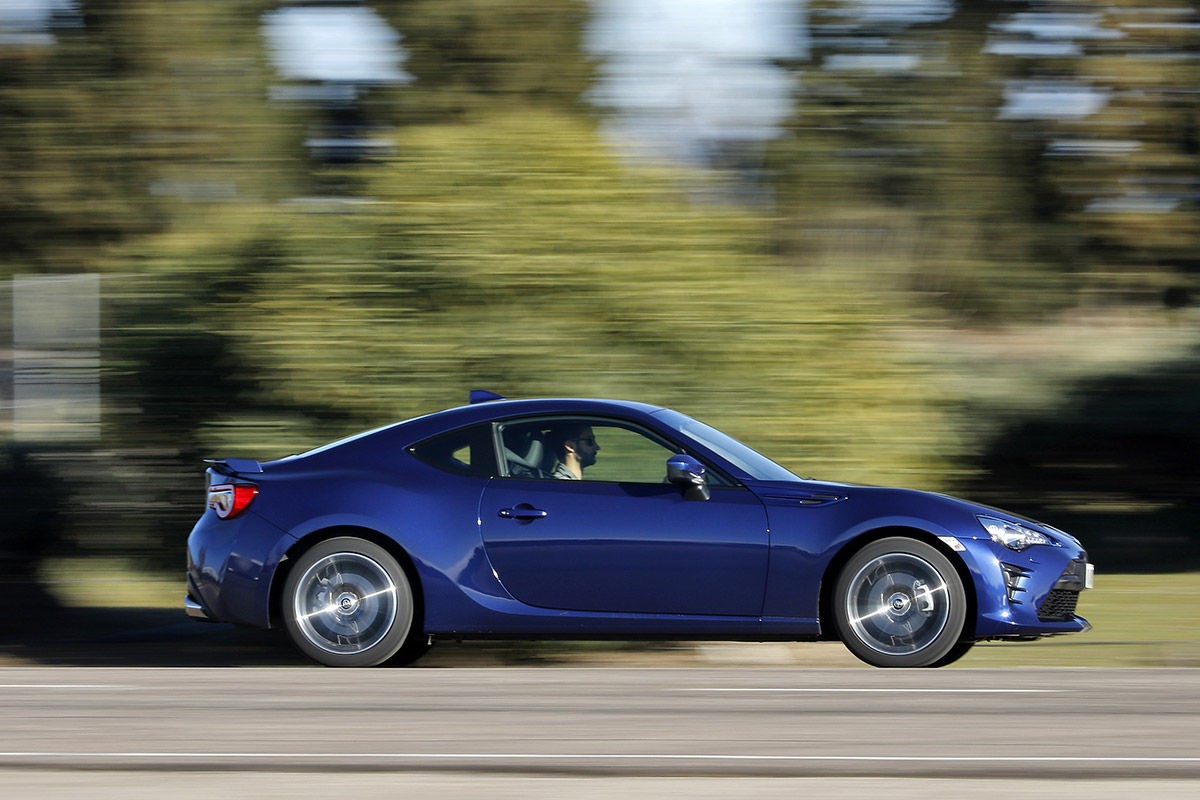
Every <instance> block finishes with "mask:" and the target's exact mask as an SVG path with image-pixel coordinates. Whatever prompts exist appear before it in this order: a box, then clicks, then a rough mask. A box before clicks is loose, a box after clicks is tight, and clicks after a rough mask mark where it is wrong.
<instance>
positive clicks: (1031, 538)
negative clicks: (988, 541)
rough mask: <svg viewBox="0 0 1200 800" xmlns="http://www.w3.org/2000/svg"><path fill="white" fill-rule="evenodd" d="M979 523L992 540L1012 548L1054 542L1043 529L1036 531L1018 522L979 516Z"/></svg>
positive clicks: (1021, 548)
mask: <svg viewBox="0 0 1200 800" xmlns="http://www.w3.org/2000/svg"><path fill="white" fill-rule="evenodd" d="M979 524H980V525H982V526H983V528H984V530H986V531H987V532H988V536H991V537H992V541H993V542H996V543H998V544H1002V545H1004V546H1005V547H1007V548H1009V549H1010V550H1024V549H1025V548H1026V547H1032V546H1033V545H1035V544H1054V540H1053V539H1051V538H1050V537H1049V536H1047V535H1046V534H1044V533H1042V532H1041V531H1035V530H1034V529H1033V528H1028V527H1026V526H1024V525H1021V524H1020V523H1017V522H1006V521H1005V520H1002V519H996V518H995V517H979Z"/></svg>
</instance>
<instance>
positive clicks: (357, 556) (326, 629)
mask: <svg viewBox="0 0 1200 800" xmlns="http://www.w3.org/2000/svg"><path fill="white" fill-rule="evenodd" d="M414 610H415V603H414V596H413V589H412V584H411V583H410V581H409V580H408V576H407V575H406V574H405V572H404V569H403V567H401V566H400V564H399V563H398V562H397V561H396V559H395V558H394V557H392V555H391V554H390V553H388V552H387V551H386V550H384V549H383V548H382V547H380V546H378V545H376V544H373V543H371V542H368V541H366V540H363V539H359V538H356V537H348V536H343V537H338V538H335V539H328V540H326V541H324V542H321V543H319V544H317V545H315V546H313V547H312V548H311V549H310V550H307V551H306V552H304V553H303V554H302V555H301V556H300V557H299V558H298V559H297V561H296V564H295V565H294V566H293V567H292V570H291V572H290V573H289V574H288V578H287V581H286V582H285V584H284V595H283V619H284V626H285V627H286V629H287V632H288V635H289V636H290V637H291V639H292V641H293V642H294V643H295V645H296V647H298V648H299V649H300V650H301V652H303V653H304V654H305V655H307V656H309V657H310V658H312V659H314V660H316V661H319V662H320V663H322V664H326V665H328V666H331V667H373V666H376V665H378V664H382V663H384V662H385V661H387V660H388V659H390V658H392V657H393V656H396V655H397V654H398V653H400V652H401V650H402V648H406V645H407V646H408V648H412V647H413V646H414V645H415V644H418V643H420V642H419V641H418V640H419V638H420V631H414V629H413V628H414V625H413V621H414V618H415V614H414Z"/></svg>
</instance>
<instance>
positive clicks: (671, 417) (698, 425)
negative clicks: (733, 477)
mask: <svg viewBox="0 0 1200 800" xmlns="http://www.w3.org/2000/svg"><path fill="white" fill-rule="evenodd" d="M654 416H655V417H656V418H657V419H659V420H662V421H663V422H665V423H666V424H667V425H670V426H671V427H672V428H674V429H675V430H676V431H678V432H679V433H682V434H683V435H684V436H686V437H688V438H689V439H692V440H693V441H695V442H697V443H699V444H701V445H703V446H704V447H707V448H708V449H709V450H711V451H713V452H714V453H716V454H717V455H719V456H720V457H721V458H724V459H725V460H726V461H728V462H729V463H730V464H733V465H734V466H736V467H737V468H738V469H740V470H742V471H743V472H745V473H746V474H747V475H749V476H750V477H752V478H754V479H756V480H760V481H798V480H800V478H798V477H796V476H795V475H793V474H792V473H791V472H789V471H788V470H786V469H784V468H783V467H781V466H779V465H778V464H776V463H775V462H774V461H772V460H771V459H769V458H767V457H766V456H764V455H762V454H761V453H758V452H755V451H754V450H751V449H750V448H749V447H746V445H744V444H742V443H741V442H739V441H738V440H737V439H734V438H733V437H731V436H727V435H726V434H724V433H721V432H720V431H719V430H717V429H716V428H714V427H712V426H711V425H705V424H704V423H703V422H700V421H699V420H695V419H692V418H691V417H689V416H687V415H686V414H680V413H679V412H678V411H671V410H669V409H664V410H662V411H656V412H654Z"/></svg>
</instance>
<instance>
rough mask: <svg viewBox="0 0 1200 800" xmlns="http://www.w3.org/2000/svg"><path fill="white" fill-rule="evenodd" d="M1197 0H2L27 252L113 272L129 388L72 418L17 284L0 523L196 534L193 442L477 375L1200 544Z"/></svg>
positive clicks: (73, 268)
mask: <svg viewBox="0 0 1200 800" xmlns="http://www.w3.org/2000/svg"><path fill="white" fill-rule="evenodd" d="M321 14H335V15H336V14H342V15H343V16H341V17H338V16H333V17H321V16H320V15H321ZM314 15H315V16H314ZM334 20H339V22H338V23H337V25H333V24H329V23H331V22H332V21H334ZM322 21H323V22H324V24H322ZM344 21H353V23H354V25H353V26H350V25H348V24H345V25H344ZM343 25H344V27H347V28H349V27H353V28H354V30H357V31H358V33H357V34H345V36H348V37H350V38H349V39H343V40H341V41H339V40H337V39H336V37H333V38H332V39H331V38H330V37H331V36H332V34H328V32H329V31H332V30H335V29H337V30H342V29H343V27H342V26H343ZM1198 29H1200V16H1198V14H1197V11H1196V8H1195V6H1194V4H1192V3H1189V2H1184V1H1183V0H1156V2H1154V3H1152V4H1147V3H1138V2H1133V0H1110V1H1109V2H1105V3H1103V4H1100V3H1089V2H1080V3H1069V4H1066V3H1054V2H1017V1H1016V0H1013V1H1012V2H992V1H991V0H912V2H908V3H895V2H886V0H839V1H837V2H833V1H831V0H809V2H798V1H797V0H744V1H741V2H730V1H727V0H703V1H702V2H701V1H700V0H697V2H685V0H653V2H651V0H646V2H642V3H638V2H633V0H519V2H501V1H500V0H376V2H370V3H358V2H336V1H335V0H326V1H325V2H320V3H301V2H293V3H279V2H265V1H263V0H237V1H236V2H235V1H234V0H203V1H202V2H201V1H200V0H173V1H172V2H165V0H163V1H158V0H145V1H144V2H136V3H130V2H117V1H115V0H95V1H91V0H83V1H82V2H68V1H67V0H44V2H19V3H18V2H7V3H6V2H0V277H3V278H4V279H6V280H11V281H13V282H14V283H13V285H14V286H16V285H17V283H16V281H18V280H23V279H26V278H28V277H30V276H38V275H43V276H61V275H64V274H67V275H79V274H85V275H96V276H99V277H100V283H99V286H100V290H99V293H100V297H99V301H100V320H101V322H100V330H99V344H98V345H97V347H98V355H99V362H98V363H99V367H98V370H97V372H96V376H97V377H96V380H97V381H98V383H99V386H100V393H99V397H100V398H101V400H100V404H101V408H100V413H99V416H98V422H97V423H96V424H95V425H94V426H91V427H90V428H87V429H86V430H85V431H84V432H83V433H82V434H79V435H73V436H44V435H43V434H42V433H41V431H42V430H43V428H44V426H43V428H39V427H38V426H36V425H32V426H31V425H25V424H24V423H23V422H22V420H25V419H29V415H28V414H27V413H25V412H23V411H22V407H21V402H22V399H21V394H20V392H19V391H17V389H16V388H13V387H19V386H21V385H23V384H21V381H22V380H26V381H30V380H37V378H36V376H35V377H34V378H30V377H29V374H30V368H29V367H28V364H29V360H30V358H31V357H30V355H29V352H28V351H29V345H28V343H25V344H23V343H22V336H21V332H20V325H18V324H17V323H16V322H15V321H14V320H16V319H17V317H18V316H19V314H18V312H19V310H20V309H19V307H18V306H17V305H13V304H14V303H16V304H19V302H20V297H21V295H20V294H19V292H17V291H16V290H15V289H14V290H13V291H12V297H13V300H12V302H11V303H7V306H8V307H7V308H6V309H5V310H4V312H2V313H0V322H4V323H5V324H4V325H0V328H3V329H4V330H5V331H6V332H8V333H9V334H10V335H9V339H8V340H7V344H8V345H10V347H9V351H8V354H9V358H8V359H7V366H6V371H7V375H8V379H7V382H6V383H7V384H8V388H6V389H5V390H4V391H5V393H4V394H2V395H0V400H3V401H4V405H5V406H7V408H6V409H5V411H4V414H2V415H0V423H2V424H3V426H4V427H3V429H2V431H3V436H4V440H5V442H7V443H8V447H9V450H8V451H6V453H7V455H5V459H4V460H3V461H2V462H0V469H2V470H3V475H4V485H6V486H10V487H11V486H21V487H32V488H31V490H30V491H29V492H28V493H26V496H27V500H26V501H25V502H24V503H22V502H20V501H14V502H6V503H4V504H3V507H4V511H3V513H4V514H5V515H6V516H5V518H4V519H3V520H2V521H0V524H2V530H3V531H4V533H3V539H2V541H0V550H2V551H4V553H5V554H6V555H5V557H4V558H0V563H4V564H6V565H7V566H6V567H5V569H6V570H8V571H9V572H18V573H19V572H27V571H28V569H29V566H28V565H29V559H28V558H25V557H21V558H17V557H15V556H11V557H10V556H9V555H8V554H11V553H30V552H33V551H36V552H35V556H36V557H39V558H40V557H43V556H46V555H55V554H58V555H63V554H66V555H73V556H78V555H105V556H135V557H138V558H141V559H144V560H145V562H146V563H148V564H158V565H163V566H167V567H177V566H178V565H179V562H181V561H182V558H183V541H184V539H185V537H186V534H187V531H188V529H189V528H190V525H191V523H192V522H193V521H194V519H195V517H196V516H197V515H198V513H199V511H200V508H201V506H200V503H201V501H202V496H201V491H200V489H201V481H200V471H201V464H200V463H199V459H201V458H203V457H211V456H222V455H224V456H228V455H240V456H248V457H257V458H261V459H264V460H265V459H268V458H272V457H277V456H281V455H285V454H287V453H291V452H298V451H300V450H304V449H307V448H309V447H312V446H315V445H318V444H321V443H323V442H326V441H329V440H331V439H333V438H336V437H339V436H342V435H345V434H348V433H352V432H355V431H358V430H361V429H364V428H367V427H373V426H376V425H380V424H385V423H387V422H390V421H393V420H397V419H402V418H405V417H408V416H413V415H417V414H421V413H426V412H429V411H434V410H437V409H440V408H444V407H447V406H450V405H457V404H459V403H462V402H464V401H465V399H466V394H467V390H468V389H469V388H472V387H485V388H489V389H492V390H496V391H500V392H502V393H505V394H507V395H509V396H516V397H530V396H561V395H584V396H610V397H621V398H629V399H638V400H644V401H648V402H654V403H661V404H664V405H670V406H672V407H676V408H679V409H680V410H683V411H685V412H687V413H690V414H692V415H694V416H697V417H700V418H702V419H705V420H706V421H709V422H711V423H713V424H715V425H717V426H718V427H721V428H722V429H724V430H727V431H729V432H730V433H732V434H733V435H735V436H737V437H739V438H741V439H743V440H745V441H747V442H748V443H750V444H752V445H753V446H755V447H757V448H758V449H761V450H763V451H765V452H766V453H768V454H770V455H772V456H773V457H775V458H776V459H777V460H779V461H780V462H782V463H783V464H785V465H787V466H788V467H790V468H792V469H793V470H794V471H796V472H797V473H799V474H802V475H815V476H817V477H820V478H825V479H833V480H849V481H862V482H880V483H890V484H903V485H909V486H914V487H918V488H926V489H935V490H943V491H956V492H963V493H968V492H969V493H971V494H972V495H973V496H983V497H985V498H987V499H989V500H991V501H994V502H995V503H997V504H1001V505H1005V506H1007V507H1011V508H1013V509H1014V510H1018V511H1025V512H1027V513H1031V514H1035V515H1037V516H1039V517H1042V518H1045V519H1047V520H1048V521H1051V522H1054V523H1058V524H1060V525H1061V526H1063V527H1069V528H1071V529H1072V530H1074V531H1075V532H1076V533H1078V534H1079V535H1080V536H1081V537H1082V538H1084V539H1085V540H1086V542H1087V543H1088V545H1089V546H1090V547H1091V548H1092V549H1093V557H1094V558H1095V559H1096V560H1098V561H1099V562H1100V567H1101V569H1102V570H1104V569H1108V570H1113V569H1149V568H1163V567H1166V568H1173V569H1174V568H1195V567H1197V566H1200V537H1198V536H1197V535H1196V534H1195V533H1194V531H1196V530H1198V529H1200V526H1198V525H1197V521H1198V520H1197V515H1198V514H1200V508H1198V507H1197V489H1196V486H1197V478H1198V477H1200V476H1198V475H1197V472H1198V471H1200V470H1198V469H1197V458H1196V453H1197V442H1198V440H1200V431H1198V430H1197V429H1196V420H1197V419H1200V417H1198V416H1197V415H1196V413H1195V411H1196V408H1195V406H1196V399H1197V396H1198V394H1197V386H1198V385H1200V384H1198V383H1197V365H1198V364H1200V328H1198V327H1197V311H1196V310H1195V309H1194V308H1193V297H1194V293H1195V290H1196V288H1197V287H1196V282H1197V275H1196V273H1197V269H1198V266H1200V262H1197V258H1196V253H1197V252H1198V245H1200V229H1198V223H1200V216H1198V215H1197V214H1196V205H1197V197H1198V196H1200V118H1198V108H1200V105H1198V103H1197V87H1198V86H1200V62H1197V61H1196V59H1195V56H1194V53H1195V51H1196V45H1197V39H1198V38H1200V35H1198V33H1197V31H1198ZM322 31H325V32H326V33H327V36H326V37H325V39H324V41H323V42H322V38H321V36H320V33H321V32H322ZM354 35H358V36H365V37H367V38H366V39H363V40H357V41H356V40H355V39H354ZM322 48H324V49H322ZM339 48H340V50H339ZM364 64H365V66H364ZM355 69H357V70H358V72H357V73H356V72H354V70H355ZM39 363H41V362H39ZM52 367H53V365H52ZM23 370H24V371H23ZM50 373H51V377H50V378H48V379H47V380H50V381H51V382H52V380H53V368H52V369H51V371H50ZM22 376H24V377H22ZM23 414H24V416H23ZM35 416H36V415H35ZM85 427H86V426H85ZM51 484H52V485H53V486H54V487H55V491H54V492H51V493H49V495H48V494H47V493H46V492H45V491H44V490H43V488H42V487H45V486H48V485H51ZM33 488H36V489H37V491H36V492H35V491H33ZM31 508H34V509H37V510H38V513H33V514H31V513H30V509H31ZM17 509H20V510H19V511H18V510H17ZM35 530H36V534H31V531H35ZM30 541H36V542H37V543H38V544H37V547H32V546H31V545H30ZM1106 558H1107V559H1109V560H1108V561H1107V563H1106Z"/></svg>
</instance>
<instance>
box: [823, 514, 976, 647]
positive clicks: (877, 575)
mask: <svg viewBox="0 0 1200 800" xmlns="http://www.w3.org/2000/svg"><path fill="white" fill-rule="evenodd" d="M966 615H967V596H966V591H965V590H964V588H963V582H962V579H961V578H960V577H959V575H958V571H957V570H955V569H954V565H953V564H951V563H950V560H949V559H948V558H947V557H946V556H945V555H943V554H942V553H941V552H940V551H939V550H937V549H936V548H934V547H933V546H931V545H928V544H925V543H924V542H920V541H917V540H915V539H908V538H904V537H891V538H888V539H880V540H878V541H875V542H872V543H870V544H868V545H867V546H866V547H864V548H863V549H862V550H860V551H858V552H857V553H855V554H854V556H853V557H851V559H850V561H849V562H847V563H846V566H845V567H844V568H843V569H842V572H841V574H840V575H839V577H838V581H837V587H836V589H835V594H834V618H835V620H836V623H837V629H838V633H839V635H840V636H841V639H842V641H843V642H844V643H845V645H846V647H847V648H848V649H849V650H850V652H852V653H854V655H856V656H858V657H859V658H860V659H862V660H863V661H865V662H867V663H868V664H873V665H874V666H877V667H934V666H941V665H943V664H948V663H950V661H953V660H955V659H957V658H958V657H960V656H961V655H963V654H964V653H965V652H966V651H967V650H968V649H969V648H970V644H969V643H968V642H964V641H963V640H962V637H963V633H964V630H965V628H966Z"/></svg>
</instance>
